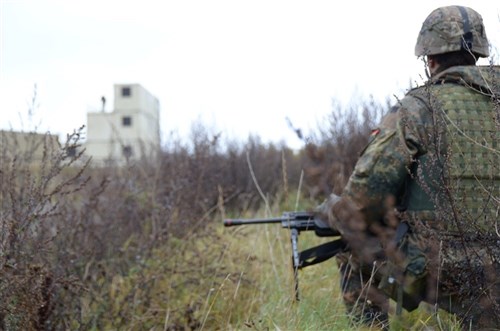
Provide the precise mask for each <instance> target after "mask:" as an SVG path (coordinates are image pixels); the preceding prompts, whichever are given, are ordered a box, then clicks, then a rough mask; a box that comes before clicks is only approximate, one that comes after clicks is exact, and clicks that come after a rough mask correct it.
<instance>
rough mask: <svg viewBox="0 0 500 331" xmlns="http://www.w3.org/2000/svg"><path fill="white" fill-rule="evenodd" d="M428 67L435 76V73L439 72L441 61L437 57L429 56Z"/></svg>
mask: <svg viewBox="0 0 500 331" xmlns="http://www.w3.org/2000/svg"><path fill="white" fill-rule="evenodd" d="M427 67H428V68H429V72H430V74H431V76H434V74H436V73H437V71H438V68H439V63H438V62H437V61H436V59H435V58H434V57H432V56H428V57H427Z"/></svg>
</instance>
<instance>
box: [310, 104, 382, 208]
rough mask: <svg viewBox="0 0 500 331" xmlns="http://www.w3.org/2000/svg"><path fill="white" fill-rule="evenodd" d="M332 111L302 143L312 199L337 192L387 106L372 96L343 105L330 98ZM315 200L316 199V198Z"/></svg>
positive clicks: (344, 182)
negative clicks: (315, 132) (356, 102)
mask: <svg viewBox="0 0 500 331" xmlns="http://www.w3.org/2000/svg"><path fill="white" fill-rule="evenodd" d="M332 108H333V109H332V112H331V113H330V114H329V115H328V116H327V118H326V121H325V123H321V124H320V126H319V127H318V133H317V134H315V135H313V136H312V137H310V138H309V139H308V140H307V141H306V142H307V144H306V147H305V151H304V153H305V161H304V171H305V179H306V185H307V187H308V189H309V194H310V196H311V197H312V198H314V199H318V198H322V197H323V198H324V197H325V196H328V195H329V194H330V193H332V192H334V193H336V194H340V193H341V191H342V189H343V188H344V186H345V185H346V184H347V180H348V179H349V176H350V175H351V173H352V171H353V169H354V165H355V164H356V161H357V160H358V157H359V153H360V152H361V150H362V149H363V148H364V147H365V146H366V144H367V143H368V139H369V137H370V133H371V130H373V129H374V128H376V125H377V124H378V123H379V122H380V119H381V118H382V116H383V115H384V114H385V113H386V112H387V111H388V109H389V105H388V104H387V105H383V104H379V103H377V102H376V101H375V100H373V98H371V99H370V100H368V101H360V102H359V104H351V105H348V106H347V107H343V106H342V104H341V103H340V102H337V101H335V100H334V101H333V105H332ZM318 200H319V199H318Z"/></svg>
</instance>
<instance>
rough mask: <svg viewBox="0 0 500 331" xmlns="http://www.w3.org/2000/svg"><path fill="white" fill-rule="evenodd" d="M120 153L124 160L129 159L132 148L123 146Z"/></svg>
mask: <svg viewBox="0 0 500 331" xmlns="http://www.w3.org/2000/svg"><path fill="white" fill-rule="evenodd" d="M122 153H123V156H124V157H125V158H126V159H128V158H130V157H131V156H132V146H129V145H127V146H123V150H122Z"/></svg>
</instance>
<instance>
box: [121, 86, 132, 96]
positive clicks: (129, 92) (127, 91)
mask: <svg viewBox="0 0 500 331" xmlns="http://www.w3.org/2000/svg"><path fill="white" fill-rule="evenodd" d="M131 95H132V89H131V88H130V86H125V87H122V97H129V96H131Z"/></svg>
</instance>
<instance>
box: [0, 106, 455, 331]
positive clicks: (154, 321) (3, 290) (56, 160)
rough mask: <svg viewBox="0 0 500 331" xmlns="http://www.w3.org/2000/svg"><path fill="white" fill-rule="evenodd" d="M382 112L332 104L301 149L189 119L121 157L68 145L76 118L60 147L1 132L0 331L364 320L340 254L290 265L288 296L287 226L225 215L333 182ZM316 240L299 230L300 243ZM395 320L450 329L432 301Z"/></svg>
mask: <svg viewBox="0 0 500 331" xmlns="http://www.w3.org/2000/svg"><path fill="white" fill-rule="evenodd" d="M384 111H385V106H383V105H377V104H374V103H373V102H368V103H365V104H361V105H357V106H356V107H353V108H349V109H343V108H341V107H337V108H335V110H334V111H333V112H332V114H331V116H330V117H328V119H327V120H326V121H325V123H327V124H328V125H327V127H323V128H320V129H318V134H317V135H316V136H312V137H308V138H307V139H305V141H304V148H303V149H301V150H300V151H292V150H290V149H289V148H287V147H286V145H284V144H281V145H279V144H278V145H273V144H264V143H262V142H261V141H260V140H259V138H258V137H250V138H249V139H248V141H246V142H236V141H230V140H225V141H221V139H218V137H219V136H218V135H217V134H213V133H212V132H210V131H208V130H206V129H204V128H203V126H197V127H196V130H195V131H194V132H193V135H192V141H190V142H182V141H179V140H175V139H172V140H170V141H169V142H167V143H166V144H165V146H164V147H163V149H162V151H159V153H158V155H144V156H143V157H142V158H140V159H139V160H135V161H133V162H129V163H127V164H126V165H121V166H118V165H113V164H110V165H107V166H95V165H93V164H92V162H91V160H90V161H89V160H86V159H85V155H84V154H80V153H76V155H75V154H74V153H69V152H68V151H70V150H72V151H74V150H80V151H83V150H82V145H81V136H82V135H83V134H84V129H81V130H77V131H75V133H74V134H72V135H69V136H68V139H67V141H66V142H63V143H62V144H57V143H56V142H54V141H53V140H52V139H49V138H47V139H45V140H44V139H43V138H40V136H39V135H35V134H32V135H30V134H27V135H26V136H23V137H22V138H15V139H14V138H12V136H10V135H9V134H8V132H2V151H1V155H0V176H1V177H0V185H1V186H0V208H1V209H0V210H1V215H0V216H1V217H0V298H1V300H0V330H170V331H174V330H175V331H177V330H369V329H374V330H375V329H376V328H375V327H370V326H366V325H360V324H356V323H352V322H351V321H350V318H349V316H348V315H347V314H346V312H345V309H344V306H343V302H342V294H341V293H340V287H339V273H338V269H337V265H336V262H335V259H331V260H328V261H326V262H323V263H321V264H318V265H315V266H311V267H308V268H305V269H303V270H301V271H300V272H299V279H300V283H299V290H300V301H296V300H295V296H294V279H293V271H292V266H291V247H290V233H289V231H288V230H287V229H282V228H281V226H280V225H278V224H276V225H260V226H241V227H234V228H225V227H223V224H222V220H223V219H224V218H240V217H247V218H249V217H270V216H278V215H280V214H281V213H282V212H283V211H291V210H311V209H312V208H314V206H316V205H317V204H319V203H320V202H321V201H322V199H324V197H325V196H327V195H328V194H329V193H331V192H332V191H334V192H336V193H339V192H340V191H341V189H342V187H343V186H344V185H345V183H346V181H347V178H348V176H349V174H350V172H351V171H352V167H353V165H354V163H355V161H356V159H357V153H358V152H359V151H360V150H361V149H362V148H363V146H364V145H365V144H366V139H367V137H368V133H369V131H370V129H371V127H372V126H373V125H374V123H375V122H377V121H378V120H379V118H380V115H381V114H382V113H383V112H384ZM358 114H362V115H361V116H360V115H358ZM28 133H29V132H28ZM42 137H43V136H42ZM16 139H24V140H25V141H23V142H22V146H25V147H23V149H20V148H19V146H20V143H19V141H16ZM40 146H42V147H40ZM40 148H42V151H43V152H42V153H38V152H37V155H38V156H37V157H35V153H34V151H40ZM325 240H328V239H324V238H318V237H316V236H315V235H314V234H313V233H310V232H303V233H301V235H300V238H299V248H300V249H305V248H308V247H311V246H314V245H317V244H320V243H322V242H324V241H325ZM391 318H392V319H391V320H392V322H391V329H393V330H453V329H457V330H458V328H457V327H456V323H454V321H453V319H452V318H450V317H449V316H446V315H444V314H436V313H433V309H432V307H426V306H421V307H420V308H419V309H418V310H417V311H416V312H413V313H412V314H408V313H403V315H402V316H392V317H391Z"/></svg>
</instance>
